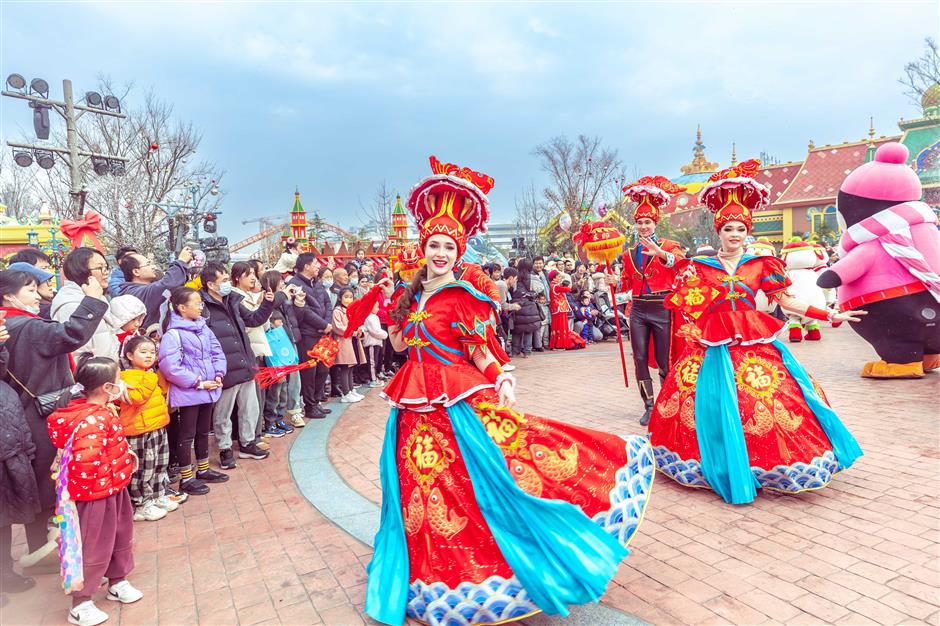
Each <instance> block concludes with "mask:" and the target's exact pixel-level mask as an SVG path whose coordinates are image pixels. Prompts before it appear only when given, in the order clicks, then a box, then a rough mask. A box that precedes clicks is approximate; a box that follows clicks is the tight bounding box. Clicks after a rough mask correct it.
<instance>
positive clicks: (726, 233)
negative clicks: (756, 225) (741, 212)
mask: <svg viewBox="0 0 940 626" xmlns="http://www.w3.org/2000/svg"><path fill="white" fill-rule="evenodd" d="M718 239H720V240H721V249H722V250H724V251H725V252H729V253H732V254H734V253H736V252H739V251H740V250H741V248H742V247H743V246H744V241H745V240H746V239H747V226H745V225H744V223H743V222H728V223H727V224H725V225H723V226H722V227H721V230H719V231H718Z"/></svg>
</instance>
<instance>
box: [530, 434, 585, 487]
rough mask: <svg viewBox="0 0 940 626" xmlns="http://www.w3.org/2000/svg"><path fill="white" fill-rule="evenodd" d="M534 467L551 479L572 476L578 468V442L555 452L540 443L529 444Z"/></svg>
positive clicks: (563, 478) (562, 478)
mask: <svg viewBox="0 0 940 626" xmlns="http://www.w3.org/2000/svg"><path fill="white" fill-rule="evenodd" d="M529 452H531V453H532V461H533V462H534V463H535V467H536V469H538V471H539V472H540V473H541V474H542V475H543V476H545V477H547V478H550V479H551V480H565V479H566V478H571V477H572V476H574V473H575V471H576V470H577V468H578V444H576V443H573V444H571V446H570V447H568V448H561V449H560V450H559V451H558V452H557V453H556V452H552V451H551V450H549V449H548V448H547V447H545V446H543V445H540V444H537V443H536V444H532V445H531V446H529Z"/></svg>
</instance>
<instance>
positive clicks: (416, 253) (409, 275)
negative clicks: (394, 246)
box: [393, 243, 428, 283]
mask: <svg viewBox="0 0 940 626" xmlns="http://www.w3.org/2000/svg"><path fill="white" fill-rule="evenodd" d="M427 262H428V261H427V259H425V258H424V255H423V254H422V253H421V248H419V247H418V246H417V245H416V244H413V243H409V244H408V245H406V246H405V247H404V248H402V250H401V252H400V253H399V254H398V260H396V261H395V267H394V268H393V269H394V271H396V272H398V276H399V277H400V278H401V279H402V280H403V281H404V282H406V283H410V282H411V280H412V279H413V278H414V277H415V274H417V273H418V270H420V269H421V268H422V267H424V265H425V264H426V263H427Z"/></svg>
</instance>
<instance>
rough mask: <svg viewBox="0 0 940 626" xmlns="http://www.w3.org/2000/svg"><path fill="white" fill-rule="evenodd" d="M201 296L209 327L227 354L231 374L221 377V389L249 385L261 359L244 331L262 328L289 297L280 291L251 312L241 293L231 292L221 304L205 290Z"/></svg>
mask: <svg viewBox="0 0 940 626" xmlns="http://www.w3.org/2000/svg"><path fill="white" fill-rule="evenodd" d="M199 294H200V295H201V296H202V301H203V302H204V303H205V306H204V307H203V309H202V316H203V317H204V318H206V324H207V325H208V326H209V329H210V330H211V331H212V332H213V333H214V334H215V336H216V339H218V340H219V343H220V344H221V345H222V351H223V352H224V353H225V360H226V364H227V366H228V371H226V373H225V377H224V378H222V388H223V389H228V388H229V387H234V386H235V385H240V384H241V383H244V382H248V381H249V380H251V379H252V378H254V376H255V372H257V370H258V360H257V358H255V353H254V352H252V350H251V342H250V341H249V340H248V332H247V331H246V330H245V328H246V327H248V326H261V325H262V324H264V323H265V322H267V321H268V318H269V317H271V313H272V312H273V311H274V309H275V308H276V307H277V306H278V305H279V304H282V303H284V302H285V301H286V299H287V296H285V295H284V294H283V293H281V292H278V293H276V294H275V295H274V300H272V301H270V302H269V301H267V300H261V306H259V307H258V308H257V309H255V310H254V311H249V310H248V309H247V308H245V307H244V306H243V305H242V300H244V296H242V295H241V294H237V293H230V294H229V295H227V296H225V297H224V298H223V299H222V301H219V300H216V299H215V298H214V297H212V296H211V295H210V294H209V292H208V291H206V290H205V289H203V290H202V291H200V292H199Z"/></svg>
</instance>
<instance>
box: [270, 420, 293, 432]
mask: <svg viewBox="0 0 940 626" xmlns="http://www.w3.org/2000/svg"><path fill="white" fill-rule="evenodd" d="M274 425H275V426H277V427H278V428H280V429H281V430H283V431H284V432H285V433H287V434H288V435H289V434H291V433H292V432H294V427H293V426H291V425H290V424H288V423H287V422H285V421H284V420H278V421H276V422H274Z"/></svg>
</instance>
